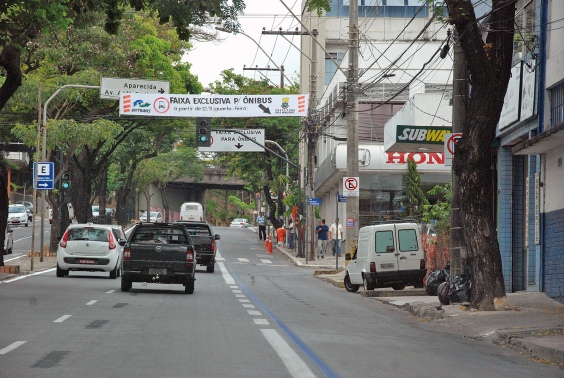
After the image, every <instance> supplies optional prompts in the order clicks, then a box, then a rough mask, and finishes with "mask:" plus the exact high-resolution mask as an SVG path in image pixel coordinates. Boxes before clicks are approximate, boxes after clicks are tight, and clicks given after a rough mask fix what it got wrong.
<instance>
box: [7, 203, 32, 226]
mask: <svg viewBox="0 0 564 378" xmlns="http://www.w3.org/2000/svg"><path fill="white" fill-rule="evenodd" d="M8 223H9V224H11V225H13V226H17V225H21V224H23V225H25V226H26V227H27V226H29V217H28V215H27V210H26V208H25V206H24V205H10V206H9V207H8Z"/></svg>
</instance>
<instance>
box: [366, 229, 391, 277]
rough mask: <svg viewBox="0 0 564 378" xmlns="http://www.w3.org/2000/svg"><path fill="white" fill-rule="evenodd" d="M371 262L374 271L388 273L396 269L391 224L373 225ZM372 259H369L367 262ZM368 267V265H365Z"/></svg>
mask: <svg viewBox="0 0 564 378" xmlns="http://www.w3.org/2000/svg"><path fill="white" fill-rule="evenodd" d="M374 231H375V232H374V251H373V256H374V257H373V259H372V260H373V262H374V263H375V265H376V266H375V268H376V272H378V273H390V272H397V270H398V253H397V247H396V241H395V235H394V234H395V228H394V225H393V224H386V225H379V226H376V227H374ZM370 262H372V261H369V263H370ZM366 268H367V269H369V267H366Z"/></svg>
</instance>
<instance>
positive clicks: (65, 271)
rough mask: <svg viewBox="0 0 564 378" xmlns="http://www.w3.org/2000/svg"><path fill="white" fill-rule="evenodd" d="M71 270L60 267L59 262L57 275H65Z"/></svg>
mask: <svg viewBox="0 0 564 378" xmlns="http://www.w3.org/2000/svg"><path fill="white" fill-rule="evenodd" d="M68 273H69V271H68V270H64V269H61V268H59V264H57V277H64V276H66V275H68Z"/></svg>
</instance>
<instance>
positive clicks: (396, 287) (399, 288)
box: [392, 284, 405, 290]
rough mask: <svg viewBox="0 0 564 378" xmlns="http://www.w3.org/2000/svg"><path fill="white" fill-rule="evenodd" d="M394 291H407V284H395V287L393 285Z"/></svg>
mask: <svg viewBox="0 0 564 378" xmlns="http://www.w3.org/2000/svg"><path fill="white" fill-rule="evenodd" d="M392 289H394V290H403V289H405V284H395V285H392Z"/></svg>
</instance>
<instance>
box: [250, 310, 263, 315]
mask: <svg viewBox="0 0 564 378" xmlns="http://www.w3.org/2000/svg"><path fill="white" fill-rule="evenodd" d="M247 312H248V313H249V315H253V316H261V315H262V314H261V313H260V311H255V310H247Z"/></svg>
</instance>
